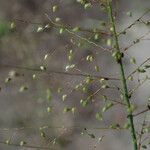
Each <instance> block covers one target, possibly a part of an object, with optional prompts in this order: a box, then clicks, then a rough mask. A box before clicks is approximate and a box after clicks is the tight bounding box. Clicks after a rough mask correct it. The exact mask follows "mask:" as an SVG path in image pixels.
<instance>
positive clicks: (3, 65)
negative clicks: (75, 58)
mask: <svg viewBox="0 0 150 150" xmlns="http://www.w3.org/2000/svg"><path fill="white" fill-rule="evenodd" d="M0 66H1V67H4V68H16V69H22V70H29V71H35V72H41V73H45V74H47V75H50V74H59V75H68V76H80V77H91V78H95V79H101V78H103V79H105V80H116V81H117V80H119V79H117V78H111V77H104V76H98V75H92V74H83V73H69V72H63V71H54V70H45V71H43V70H41V69H38V68H30V67H24V66H16V65H8V64H0Z"/></svg>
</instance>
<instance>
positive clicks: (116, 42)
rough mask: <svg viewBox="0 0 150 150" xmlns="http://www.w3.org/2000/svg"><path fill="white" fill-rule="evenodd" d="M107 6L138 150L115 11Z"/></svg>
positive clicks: (129, 117)
mask: <svg viewBox="0 0 150 150" xmlns="http://www.w3.org/2000/svg"><path fill="white" fill-rule="evenodd" d="M107 4H108V13H109V16H110V21H111V24H112V28H113V35H114V39H115V46H116V52H117V53H118V54H120V55H119V57H117V59H116V61H117V63H118V64H119V66H120V79H121V82H122V85H123V94H124V100H125V101H126V104H127V110H129V111H127V112H128V119H129V123H130V126H131V128H130V129H131V136H132V141H133V145H134V150H138V144H137V137H136V131H135V127H134V121H133V114H132V109H131V103H130V98H129V92H128V87H127V82H126V77H125V71H124V65H123V62H122V55H121V50H120V46H119V41H118V35H117V32H116V25H115V20H114V16H113V11H112V3H111V2H110V1H109V0H107Z"/></svg>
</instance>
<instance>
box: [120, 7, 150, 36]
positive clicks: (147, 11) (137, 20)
mask: <svg viewBox="0 0 150 150" xmlns="http://www.w3.org/2000/svg"><path fill="white" fill-rule="evenodd" d="M149 12H150V9H148V10H146V11H145V12H144V13H143V14H142V15H141V16H140V17H139V18H138V19H136V20H135V21H134V22H133V23H131V24H130V25H129V26H128V27H126V28H125V29H124V30H123V31H121V32H120V33H118V35H120V34H123V33H124V32H126V31H127V30H128V29H130V28H131V27H132V26H134V25H135V24H136V23H137V22H139V21H140V19H142V18H143V17H144V16H145V15H146V14H148V13H149Z"/></svg>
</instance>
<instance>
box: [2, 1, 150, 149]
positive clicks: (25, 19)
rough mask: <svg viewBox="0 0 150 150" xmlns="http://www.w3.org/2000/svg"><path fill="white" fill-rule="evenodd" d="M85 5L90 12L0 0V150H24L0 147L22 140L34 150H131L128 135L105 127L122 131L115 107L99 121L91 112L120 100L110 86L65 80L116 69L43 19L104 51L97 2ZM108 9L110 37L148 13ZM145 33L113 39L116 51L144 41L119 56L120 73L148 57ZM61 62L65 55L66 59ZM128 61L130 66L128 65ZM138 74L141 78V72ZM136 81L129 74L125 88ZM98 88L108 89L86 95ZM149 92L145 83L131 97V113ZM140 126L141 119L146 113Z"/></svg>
mask: <svg viewBox="0 0 150 150" xmlns="http://www.w3.org/2000/svg"><path fill="white" fill-rule="evenodd" d="M92 4H93V6H92V7H91V8H88V9H84V7H83V6H82V5H81V4H79V3H78V2H76V1H75V0H11V1H8V0H0V72H1V73H0V143H1V144H0V149H1V150H16V149H18V150H25V149H27V150H30V149H32V148H31V147H28V148H27V147H16V146H15V145H14V146H8V145H5V144H2V143H3V141H7V142H8V141H9V142H11V143H16V144H18V145H19V144H21V143H22V142H23V141H24V142H26V143H27V144H25V143H24V144H25V145H31V146H35V149H41V150H42V147H45V148H47V147H48V148H49V149H65V150H93V149H94V150H100V149H101V150H120V149H122V150H126V149H132V143H131V141H130V140H129V139H130V133H129V131H128V130H124V129H123V130H121V129H118V130H117V129H114V130H113V129H105V128H107V127H109V126H110V125H112V124H114V125H116V124H117V125H118V124H119V125H120V126H123V125H124V124H125V123H126V122H127V119H126V110H125V109H124V108H123V107H122V105H121V104H119V103H114V106H113V108H111V109H110V110H108V111H107V112H105V113H104V114H102V116H103V121H101V114H99V112H101V110H102V109H103V106H105V103H106V102H105V100H106V99H112V100H117V101H119V102H121V98H120V93H119V91H118V90H117V89H116V88H115V87H120V83H119V82H118V80H108V81H106V82H105V81H104V83H103V82H102V81H99V80H94V81H91V82H90V84H86V82H88V81H87V80H89V78H87V77H85V76H82V75H73V74H90V75H96V76H102V77H103V76H104V77H105V76H106V77H110V78H119V68H118V65H117V64H116V63H114V60H113V58H112V56H111V54H110V53H109V52H108V51H103V50H102V49H100V48H97V47H95V46H93V45H90V44H87V43H86V42H85V41H84V40H82V39H79V38H77V37H76V36H74V35H72V34H69V33H67V32H65V31H64V33H63V34H60V33H61V32H62V31H63V29H62V28H56V27H55V26H54V25H52V24H51V23H50V21H49V18H51V19H52V20H56V21H58V24H59V23H60V24H64V25H66V26H68V27H69V28H70V27H72V28H75V27H77V26H79V27H81V28H83V29H85V31H83V32H80V33H77V34H79V35H81V36H82V37H88V38H90V40H93V41H94V40H95V41H94V42H96V43H97V44H99V45H103V46H104V47H106V48H110V47H111V39H112V37H111V35H110V34H111V32H110V30H109V29H110V25H109V24H108V17H107V13H106V12H105V10H103V6H101V5H100V4H99V3H97V1H92ZM56 5H57V7H58V10H57V11H56V12H55V10H54V7H53V6H56ZM114 8H115V13H116V22H117V27H118V31H122V30H123V29H124V28H126V27H128V26H129V25H130V24H132V23H133V22H134V21H135V20H136V19H137V18H139V17H140V16H141V15H142V14H143V13H144V12H145V11H146V10H148V9H149V8H150V1H149V0H145V1H143V0H132V1H130V0H126V1H125V0H116V1H114ZM46 14H47V15H48V16H49V18H48V17H47V15H46ZM149 17H150V13H147V14H146V15H145V16H143V18H142V20H143V21H149ZM45 27H46V28H45ZM91 28H92V29H94V28H97V29H98V31H102V32H100V33H99V34H97V35H95V34H93V32H90V31H92V30H90V29H91ZM149 29H150V28H149V26H146V25H145V24H144V23H140V22H139V23H136V24H135V25H134V26H133V27H132V28H131V29H129V30H127V34H126V35H121V36H120V43H121V46H122V49H123V48H126V47H128V46H129V45H130V44H132V43H133V41H135V40H136V39H138V38H140V37H141V36H143V35H144V37H143V39H146V40H141V41H140V42H139V43H138V44H135V45H134V46H132V47H131V48H129V49H128V51H127V52H126V54H125V61H124V63H125V65H126V66H125V67H126V74H127V75H128V74H129V73H130V72H132V70H134V69H135V68H137V66H138V65H140V64H141V63H142V62H143V61H144V60H146V59H147V58H148V57H149V56H150V51H149V47H150V42H149V40H148V39H149V38H150V35H149V32H148V31H149ZM96 37H99V38H98V39H97V38H96ZM105 45H106V46H105ZM72 55H73V56H72ZM69 56H70V57H71V56H72V57H73V59H72V60H71V61H70V60H68V59H69V58H68V57H69ZM87 56H89V57H90V56H92V58H91V59H93V58H94V60H93V61H88V60H87ZM132 58H135V59H136V62H137V64H131V63H130V60H131V59H132ZM70 59H71V58H70ZM71 65H72V66H71ZM95 66H96V67H95ZM68 67H70V68H69V71H68V70H67V68H68ZM98 67H99V68H98ZM98 70H100V71H98ZM65 72H67V73H70V74H65ZM146 74H147V75H149V72H147V73H146ZM144 76H145V74H144V75H142V76H141V75H140V74H136V76H135V77H134V79H135V80H134V81H130V82H129V89H131V90H132V89H133V88H134V87H136V86H137V85H138V83H139V82H138V81H139V79H142V78H143V77H144ZM103 84H104V85H105V84H106V85H109V86H110V87H112V88H108V89H107V88H106V89H105V88H104V89H101V90H100V91H98V93H96V94H94V95H92V94H93V93H95V92H96V91H97V90H99V88H100V87H101V86H102V85H103ZM149 87H150V83H149V81H147V82H146V83H144V85H142V86H141V87H140V88H138V89H137V90H136V92H135V93H134V94H133V97H132V101H133V103H135V105H136V106H137V108H138V109H137V110H136V111H137V112H139V111H141V110H143V109H145V108H146V105H147V101H148V97H149V96H150V94H149ZM91 95H92V100H91V101H92V102H90V104H87V106H85V107H84V105H85V104H86V102H87V101H86V98H89V97H90V98H91ZM84 102H85V103H84ZM143 118H144V114H142V115H140V116H139V117H136V118H135V124H136V127H137V129H139V130H140V128H141V124H142V121H143ZM146 121H147V122H148V121H149V113H147V116H146ZM36 147H37V148H36Z"/></svg>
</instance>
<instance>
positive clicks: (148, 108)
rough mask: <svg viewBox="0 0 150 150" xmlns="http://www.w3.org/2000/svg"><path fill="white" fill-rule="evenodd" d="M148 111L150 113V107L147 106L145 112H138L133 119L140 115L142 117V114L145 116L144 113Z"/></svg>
mask: <svg viewBox="0 0 150 150" xmlns="http://www.w3.org/2000/svg"><path fill="white" fill-rule="evenodd" d="M148 111H150V106H149V105H148V106H147V108H146V109H144V110H142V111H140V112H138V113H137V114H133V117H137V116H139V115H141V114H143V113H145V112H148Z"/></svg>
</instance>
